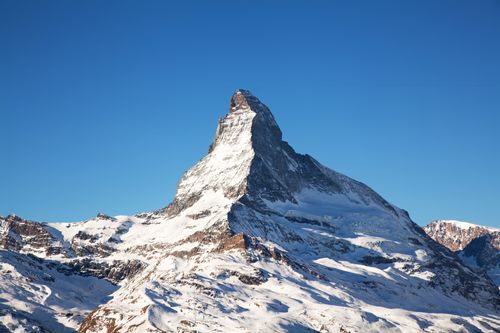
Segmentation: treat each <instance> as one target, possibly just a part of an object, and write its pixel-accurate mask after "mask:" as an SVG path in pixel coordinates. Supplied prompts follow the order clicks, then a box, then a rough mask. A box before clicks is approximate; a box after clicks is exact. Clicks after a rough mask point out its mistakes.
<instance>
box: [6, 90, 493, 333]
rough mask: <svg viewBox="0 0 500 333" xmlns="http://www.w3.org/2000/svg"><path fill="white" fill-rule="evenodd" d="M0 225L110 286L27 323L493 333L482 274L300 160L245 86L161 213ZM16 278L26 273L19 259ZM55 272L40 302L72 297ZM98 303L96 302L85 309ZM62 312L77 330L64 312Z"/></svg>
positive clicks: (58, 263)
mask: <svg viewBox="0 0 500 333" xmlns="http://www.w3.org/2000/svg"><path fill="white" fill-rule="evenodd" d="M7 220H8V221H7ZM0 223H1V228H2V229H0V230H3V231H2V233H0V235H2V236H1V237H2V238H1V239H0V240H1V241H2V244H3V247H4V248H6V249H9V250H8V251H7V252H8V253H9V254H10V255H14V254H15V255H16V256H18V257H19V258H32V259H31V260H35V259H33V257H32V256H33V255H36V256H37V257H36V258H37V259H36V260H39V261H40V265H41V266H42V268H43V269H44V270H45V268H44V267H47V269H52V270H53V271H54V270H55V272H57V274H59V273H60V274H66V275H67V276H68V279H70V278H75V279H76V278H78V279H82V281H85V283H82V284H81V286H82V288H84V287H85V286H86V285H88V284H89V283H91V282H92V281H96V280H97V281H101V282H102V283H103V285H102V286H100V288H107V287H108V286H112V287H114V288H116V290H113V289H111V290H108V289H106V291H105V292H102V293H100V294H99V297H96V295H94V294H92V293H88V294H85V300H86V302H85V304H84V305H81V304H80V305H74V304H69V301H68V302H67V303H61V305H57V306H58V307H56V306H55V305H52V303H50V304H46V303H44V301H43V299H44V298H43V295H42V294H43V293H42V292H41V293H40V294H41V296H40V297H39V298H37V299H36V300H35V301H33V302H32V303H30V307H31V308H30V310H29V311H26V313H29V312H30V311H31V312H35V311H42V310H43V309H45V310H46V311H47V312H50V313H51V317H50V318H51V320H52V321H51V323H52V324H53V325H64V327H65V329H68V330H71V329H76V330H78V331H79V332H227V331H233V332H495V331H497V330H498V329H500V315H499V307H500V295H499V291H498V289H497V288H496V286H495V285H494V283H493V282H492V281H491V280H490V279H489V278H487V277H485V276H483V275H482V274H480V273H478V272H476V271H475V270H473V269H470V268H468V267H467V266H465V265H463V264H462V263H461V261H460V260H459V259H458V257H457V256H456V255H455V254H454V253H453V252H451V251H449V250H448V249H446V248H445V247H443V246H441V245H439V244H437V243H436V242H434V241H433V240H432V239H431V238H429V237H428V236H427V235H426V234H425V232H424V231H423V230H422V229H421V228H420V227H418V226H417V225H415V224H414V223H413V222H412V221H411V219H410V217H409V216H408V214H407V213H406V212H405V211H404V210H401V209H399V208H397V207H395V206H393V205H391V204H390V203H389V202H387V201H386V200H385V199H383V198H382V197H380V196H379V195H378V194H377V193H376V192H374V191H373V190H372V189H370V188H369V187H368V186H366V185H364V184H362V183H360V182H358V181H355V180H353V179H351V178H349V177H347V176H345V175H342V174H340V173H337V172H335V171H332V170H330V169H328V168H326V167H324V166H322V165H321V164H320V163H319V162H318V161H316V160H315V159H313V158H312V157H311V156H309V155H301V154H298V153H296V152H295V151H294V150H293V148H291V147H290V146H289V145H288V144H287V143H286V142H284V141H283V140H282V133H281V131H280V129H279V127H278V125H277V123H276V121H275V119H274V117H273V115H272V114H271V112H270V110H269V109H268V108H267V106H265V105H264V104H263V103H262V102H260V101H259V99H257V98H256V97H255V96H253V95H252V94H251V93H250V92H248V91H245V90H238V91H237V92H236V93H235V94H234V95H233V96H232V98H231V102H230V109H229V112H228V114H227V115H226V116H225V117H224V118H222V119H221V120H220V121H219V123H218V126H217V130H216V135H215V138H214V139H213V142H212V144H211V146H210V149H209V152H208V154H207V155H206V156H205V157H204V158H203V159H201V160H200V162H198V163H197V164H196V165H195V166H194V167H193V168H191V169H190V170H189V171H187V172H186V173H185V175H184V176H183V178H182V179H181V182H180V183H179V186H178V188H177V192H176V196H175V198H174V200H173V201H172V203H171V204H169V205H168V206H167V207H165V208H163V209H159V210H157V211H154V212H150V213H141V214H137V215H135V216H117V217H108V216H105V215H103V214H100V215H98V216H97V217H96V218H94V219H91V220H89V221H84V222H77V223H54V224H48V225H41V228H42V229H43V230H44V231H43V232H42V231H40V232H37V233H36V234H37V235H38V234H40V235H42V234H43V237H42V236H40V237H38V238H40V239H38V238H37V237H36V236H35V237H34V238H33V237H31V236H30V234H31V232H29V231H26V228H24V229H23V228H19V227H18V226H17V225H18V224H20V223H21V224H23V225H29V226H30V227H29V228H27V229H29V230H31V229H32V228H35V227H36V226H37V225H36V223H34V222H30V221H25V220H22V219H19V218H17V217H12V216H10V217H7V218H4V219H0ZM32 224H33V225H32ZM30 237H31V238H30ZM35 240H36V241H35ZM33 242H35V245H33V244H31V243H33ZM39 244H42V245H39ZM48 248H51V250H48ZM11 265H12V264H11ZM9 269H10V268H9ZM16 271H18V272H20V273H19V274H20V275H19V276H20V278H25V277H26V273H23V272H24V270H23V266H22V264H18V265H17V266H16ZM51 272H52V271H51ZM48 273H49V274H51V273H50V272H48ZM2 274H3V273H2ZM57 274H56V273H54V274H53V276H54V281H53V283H52V284H51V285H48V284H44V285H45V286H47V287H46V288H48V289H44V290H46V291H47V292H46V293H48V290H49V289H50V290H51V293H52V294H53V293H54V292H59V291H60V290H66V288H67V287H66V286H65V285H64V283H65V281H64V279H61V277H60V276H59V275H57ZM109 284H110V285H109ZM2 288H3V286H2V285H0V292H1V293H2V294H0V297H1V299H0V304H1V306H2V307H1V308H0V310H2V311H4V312H2V313H5V316H10V317H9V318H11V317H12V318H17V317H16V312H15V311H14V310H16V309H18V308H19V309H21V307H22V306H21V305H16V304H18V303H16V302H14V301H13V299H14V296H12V295H15V293H16V291H15V290H11V289H9V290H5V289H2ZM37 288H38V287H37ZM44 288H45V287H44ZM110 288H111V287H110ZM75 292H76V291H75ZM75 297H76V296H75ZM79 297H82V296H81V294H80V296H79ZM103 297H104V298H103ZM11 300H12V301H11ZM91 304H99V305H98V306H95V308H94V309H93V310H92V312H89V310H88V309H89V308H90V307H91ZM70 309H75V310H74V311H73V310H71V311H70ZM16 311H18V310H16ZM68 312H70V313H76V314H77V315H75V319H73V320H69V319H64V320H63V319H61V318H60V316H59V315H58V314H59V313H68ZM82 313H88V314H87V316H86V317H85V319H84V320H83V321H79V319H80V318H81V317H80V315H81V314H82ZM23 314H25V313H24V312H23ZM18 317H19V318H18V319H15V320H17V321H15V320H14V319H12V320H11V321H9V322H8V325H11V326H8V327H9V329H15V328H17V329H19V330H22V329H23V328H24V329H25V330H26V331H30V330H31V328H32V327H34V326H33V325H36V324H33V323H36V319H37V318H36V317H33V318H29V320H30V321H29V324H24V323H25V322H27V320H28V319H26V320H25V322H23V321H22V320H23V317H21V316H18ZM68 318H71V316H69V317H68ZM28 325H31V326H28ZM52 327H54V326H52ZM45 329H46V330H48V331H50V329H51V328H50V327H47V328H45Z"/></svg>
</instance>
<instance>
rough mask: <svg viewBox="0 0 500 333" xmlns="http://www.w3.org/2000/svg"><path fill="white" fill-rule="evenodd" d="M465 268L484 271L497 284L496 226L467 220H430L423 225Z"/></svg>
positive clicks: (499, 237) (499, 239)
mask: <svg viewBox="0 0 500 333" xmlns="http://www.w3.org/2000/svg"><path fill="white" fill-rule="evenodd" d="M424 230H425V232H426V233H427V234H428V235H429V236H430V237H431V238H433V239H434V240H435V241H437V242H438V243H440V244H442V245H444V246H446V247H447V248H449V249H450V250H452V251H454V252H455V253H456V254H457V255H458V256H459V257H460V258H461V259H462V260H463V262H464V263H466V264H467V265H468V266H469V267H471V268H473V269H475V270H477V271H479V272H481V273H486V274H487V275H488V276H489V277H490V278H491V279H492V280H493V281H494V282H495V283H496V284H497V286H499V287H500V229H496V228H491V227H484V226H480V225H475V224H472V223H467V222H460V221H452V220H441V221H433V222H432V223H430V224H428V225H427V226H426V227H425V228H424Z"/></svg>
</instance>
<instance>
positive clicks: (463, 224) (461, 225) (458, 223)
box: [435, 220, 500, 232]
mask: <svg viewBox="0 0 500 333" xmlns="http://www.w3.org/2000/svg"><path fill="white" fill-rule="evenodd" d="M435 222H436V223H448V224H453V225H454V226H456V227H459V228H461V229H470V228H484V229H487V230H489V231H491V232H500V228H494V227H489V226H483V225H479V224H474V223H470V222H464V221H457V220H437V221H435Z"/></svg>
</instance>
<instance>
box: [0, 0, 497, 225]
mask: <svg viewBox="0 0 500 333" xmlns="http://www.w3.org/2000/svg"><path fill="white" fill-rule="evenodd" d="M178 2H179V3H180V2H181V1H178ZM172 3H173V2H169V1H38V0H37V1H13V0H12V1H11V0H2V1H1V2H0V125H1V128H0V152H1V156H2V159H1V162H0V215H7V214H9V213H16V214H18V215H20V216H23V217H25V218H29V219H35V220H42V221H66V220H81V219H85V218H89V217H91V216H94V215H95V214H96V213H97V212H99V211H102V212H105V213H108V214H113V215H116V214H132V213H136V212H139V211H148V210H153V209H156V208H160V207H163V206H165V205H167V204H168V202H169V201H170V200H171V198H172V196H173V194H174V191H175V187H176V184H177V182H178V180H179V179H180V177H181V175H182V173H183V172H184V171H185V170H186V169H187V168H189V167H190V166H192V165H193V164H194V163H195V162H196V161H197V160H198V159H199V158H201V157H202V156H203V155H204V154H205V153H206V151H207V149H208V146H209V144H210V141H211V139H212V136H213V134H214V131H215V127H216V122H217V118H218V117H219V116H222V115H224V114H225V113H226V111H227V109H228V102H229V97H230V95H231V94H232V93H233V91H234V90H235V89H237V88H246V89H249V90H251V91H253V92H254V93H255V94H256V95H257V96H259V97H260V98H261V99H262V100H263V101H264V102H265V103H266V104H268V106H269V107H270V108H271V110H272V111H273V113H274V115H275V117H276V119H277V121H278V123H279V124H280V126H281V128H282V130H283V132H284V138H285V139H286V140H287V141H289V142H290V144H291V145H292V146H293V147H295V148H296V150H297V151H298V152H302V153H309V154H311V155H312V156H314V157H315V158H317V159H318V160H319V161H321V162H322V163H323V164H325V165H327V166H329V167H331V168H333V169H335V170H337V171H340V172H343V173H345V174H347V175H349V176H351V177H354V178H356V179H358V180H361V181H363V182H365V183H367V184H368V185H370V186H371V187H373V188H374V189H375V190H376V191H378V192H379V193H380V194H382V195H383V196H384V197H385V198H387V199H388V200H389V201H391V202H392V203H394V204H396V205H398V206H400V207H402V208H405V209H407V210H408V211H409V212H410V215H411V216H412V217H413V219H414V220H415V221H416V222H417V223H419V224H426V223H427V222H429V221H430V220H432V219H441V218H449V219H461V220H468V221H471V222H475V223H479V224H485V225H492V226H500V218H499V215H500V214H499V212H498V209H499V208H500V175H499V171H500V2H499V1H497V0H485V1H460V0H450V1H435V0H432V1H371V0H369V1H314V2H312V1H182V4H177V5H173V4H172Z"/></svg>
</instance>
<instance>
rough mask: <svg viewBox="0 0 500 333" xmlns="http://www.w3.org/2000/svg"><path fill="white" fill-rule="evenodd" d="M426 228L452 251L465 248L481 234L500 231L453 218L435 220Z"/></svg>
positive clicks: (431, 235) (434, 237) (429, 233)
mask: <svg viewBox="0 0 500 333" xmlns="http://www.w3.org/2000/svg"><path fill="white" fill-rule="evenodd" d="M424 230H425V232H426V233H427V234H428V235H429V236H430V237H431V238H432V239H434V240H435V241H436V242H438V243H439V244H441V245H444V246H446V247H447V248H449V249H450V250H452V251H461V250H463V249H465V247H466V246H467V245H468V244H469V243H470V242H471V241H472V240H474V239H476V238H478V237H480V236H483V235H486V234H499V233H500V230H494V229H492V228H488V227H483V226H480V225H474V224H471V223H467V222H460V221H452V220H438V221H433V222H431V223H430V224H428V225H427V226H425V227H424Z"/></svg>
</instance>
